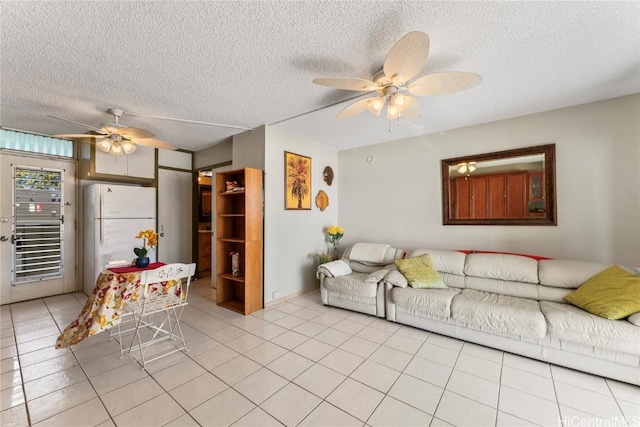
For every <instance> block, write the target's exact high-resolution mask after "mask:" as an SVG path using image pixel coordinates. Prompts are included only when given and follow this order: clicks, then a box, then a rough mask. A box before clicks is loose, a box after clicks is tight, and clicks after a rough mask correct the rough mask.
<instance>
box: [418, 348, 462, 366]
mask: <svg viewBox="0 0 640 427" xmlns="http://www.w3.org/2000/svg"><path fill="white" fill-rule="evenodd" d="M459 354H460V353H459V352H457V351H454V350H450V349H448V348H444V347H441V346H439V345H434V344H430V343H428V342H425V343H424V344H422V347H420V350H418V352H417V353H416V356H418V357H421V358H423V359H427V360H430V361H432V362H435V363H439V364H441V365H445V366H449V367H451V368H453V366H454V365H455V364H456V360H457V359H458V355H459Z"/></svg>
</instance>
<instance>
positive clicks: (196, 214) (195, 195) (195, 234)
mask: <svg viewBox="0 0 640 427" xmlns="http://www.w3.org/2000/svg"><path fill="white" fill-rule="evenodd" d="M232 165H233V162H232V161H231V160H227V161H225V162H220V163H215V164H213V165H209V166H203V167H200V168H197V169H194V170H193V208H192V210H191V211H192V216H191V217H192V227H191V231H192V233H193V238H192V242H193V250H192V253H193V258H194V260H195V261H194V262H197V260H199V259H200V246H199V244H198V243H199V239H198V223H199V222H200V215H199V214H200V212H199V211H198V203H199V201H200V194H199V192H198V175H199V173H200V172H202V171H213V170H215V169H219V168H226V167H229V168H231V166H232ZM211 192H212V194H211V202H212V204H213V203H215V200H216V194H215V172H214V174H213V177H212V183H211ZM215 224H216V213H215V210H214V209H213V208H212V211H211V231H212V236H213V238H212V239H211V246H212V248H211V267H212V269H211V286H212V287H214V288H215V284H216V280H215V279H216V272H215V271H214V270H213V267H214V265H215V262H214V260H215V256H216V252H215V250H214V248H215V244H216V239H215V237H216V235H215V231H216V229H215Z"/></svg>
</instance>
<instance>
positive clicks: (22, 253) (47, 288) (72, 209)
mask: <svg viewBox="0 0 640 427" xmlns="http://www.w3.org/2000/svg"><path fill="white" fill-rule="evenodd" d="M14 174H17V175H18V176H16V177H15V179H14ZM49 176H50V177H51V180H60V182H57V183H53V182H52V181H47V180H48V179H49ZM38 179H41V180H43V182H42V183H41V184H38V183H37V182H35V181H37V180H38ZM75 222H76V180H75V163H74V162H73V161H63V160H51V159H45V158H38V157H26V156H24V157H23V156H17V155H8V154H5V153H0V303H1V304H9V303H13V302H18V301H24V300H29V299H34V298H42V297H46V296H50V295H59V294H63V293H68V292H74V291H76V283H77V280H76V263H75V259H76V250H75V245H76V225H75Z"/></svg>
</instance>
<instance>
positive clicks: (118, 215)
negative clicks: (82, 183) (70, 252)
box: [84, 184, 156, 295]
mask: <svg viewBox="0 0 640 427" xmlns="http://www.w3.org/2000/svg"><path fill="white" fill-rule="evenodd" d="M155 228H156V189H155V188H151V187H136V186H128V185H111V184H93V185H89V186H87V187H85V190H84V292H85V293H86V294H87V295H91V292H93V289H94V288H95V285H96V279H97V278H98V276H99V275H100V272H101V271H103V270H104V269H106V268H109V267H116V266H121V265H128V264H130V263H131V261H132V260H133V259H134V258H135V257H136V256H135V254H134V253H133V248H135V247H139V246H142V239H136V238H135V237H136V235H137V234H138V233H139V232H140V231H142V230H148V229H153V230H155ZM155 256H156V254H155V251H154V252H152V253H151V254H149V258H150V259H151V262H155Z"/></svg>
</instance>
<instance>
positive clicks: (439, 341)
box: [427, 334, 464, 351]
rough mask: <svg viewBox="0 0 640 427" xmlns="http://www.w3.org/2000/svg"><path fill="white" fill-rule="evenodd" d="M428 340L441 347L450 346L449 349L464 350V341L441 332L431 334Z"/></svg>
mask: <svg viewBox="0 0 640 427" xmlns="http://www.w3.org/2000/svg"><path fill="white" fill-rule="evenodd" d="M427 342H428V343H429V344H433V345H438V346H440V347H444V348H448V349H449V350H453V351H460V350H462V346H463V345H464V341H461V340H459V339H456V338H451V337H447V336H444V335H439V334H431V335H429V337H428V338H427Z"/></svg>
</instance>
